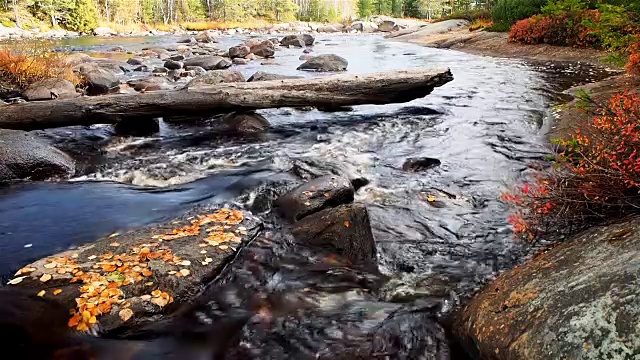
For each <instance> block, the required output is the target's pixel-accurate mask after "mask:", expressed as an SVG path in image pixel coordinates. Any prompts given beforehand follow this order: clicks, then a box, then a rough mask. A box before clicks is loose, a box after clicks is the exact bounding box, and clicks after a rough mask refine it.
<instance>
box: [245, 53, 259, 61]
mask: <svg viewBox="0 0 640 360" xmlns="http://www.w3.org/2000/svg"><path fill="white" fill-rule="evenodd" d="M244 58H245V59H246V60H255V59H256V56H255V55H254V54H252V53H249V55H247V56H245V57H244Z"/></svg>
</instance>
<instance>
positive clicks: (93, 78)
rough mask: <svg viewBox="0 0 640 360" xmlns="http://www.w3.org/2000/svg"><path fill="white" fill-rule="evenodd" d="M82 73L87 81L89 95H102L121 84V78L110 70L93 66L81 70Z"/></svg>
mask: <svg viewBox="0 0 640 360" xmlns="http://www.w3.org/2000/svg"><path fill="white" fill-rule="evenodd" d="M81 75H82V77H83V78H84V80H85V82H86V83H87V93H88V94H89V95H102V94H107V93H109V92H111V91H115V90H117V89H118V87H119V86H120V80H118V78H117V77H116V76H115V75H114V74H113V73H112V72H110V71H108V70H105V69H102V68H98V67H93V68H89V69H87V70H86V71H81Z"/></svg>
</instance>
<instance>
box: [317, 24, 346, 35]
mask: <svg viewBox="0 0 640 360" xmlns="http://www.w3.org/2000/svg"><path fill="white" fill-rule="evenodd" d="M343 28H344V26H343V25H342V24H329V25H323V26H320V27H318V30H317V31H318V32H320V33H337V32H342V29H343Z"/></svg>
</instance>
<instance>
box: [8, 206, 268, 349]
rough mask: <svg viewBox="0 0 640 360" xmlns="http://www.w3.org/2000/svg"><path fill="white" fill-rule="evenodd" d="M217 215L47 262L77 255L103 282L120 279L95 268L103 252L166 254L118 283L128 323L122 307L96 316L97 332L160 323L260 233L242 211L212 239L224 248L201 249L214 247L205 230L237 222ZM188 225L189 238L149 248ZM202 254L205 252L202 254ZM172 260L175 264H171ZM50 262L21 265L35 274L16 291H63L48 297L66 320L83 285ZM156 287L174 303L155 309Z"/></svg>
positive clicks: (105, 241)
mask: <svg viewBox="0 0 640 360" xmlns="http://www.w3.org/2000/svg"><path fill="white" fill-rule="evenodd" d="M216 211H217V210H216V209H210V208H198V209H195V210H192V211H191V212H189V213H188V214H186V215H185V216H183V217H180V218H178V219H174V220H173V221H168V222H166V223H162V224H159V225H153V226H149V227H145V228H141V229H136V230H133V231H129V232H125V233H122V234H120V235H118V236H115V237H105V238H101V239H97V240H95V241H93V242H91V243H90V244H87V245H84V246H81V247H79V248H77V249H74V250H72V251H67V252H62V253H58V254H55V255H53V256H51V257H50V258H61V257H68V258H69V259H71V258H72V255H73V254H77V259H82V261H78V264H79V266H80V269H81V270H82V271H84V272H90V271H93V272H96V273H98V274H99V276H102V277H104V278H105V279H106V278H109V277H120V276H122V275H120V274H121V273H119V272H116V273H115V274H114V272H109V271H108V270H109V269H107V270H105V269H104V268H101V267H100V266H97V268H93V265H94V264H95V263H96V262H98V261H100V257H102V256H103V255H104V254H107V253H111V254H129V255H133V256H134V257H136V258H139V257H138V256H136V255H135V254H140V251H141V250H142V249H143V248H145V247H147V248H149V250H150V253H151V252H153V253H154V254H156V253H158V254H170V255H169V256H154V257H153V258H146V259H145V260H142V262H144V264H143V265H144V268H145V269H147V270H148V271H149V274H148V275H149V276H147V277H144V279H146V280H144V281H143V282H136V283H134V284H131V285H122V290H123V292H124V293H125V294H126V295H125V300H126V301H127V302H128V303H129V304H130V309H131V310H132V311H133V314H134V317H133V318H132V319H128V321H125V320H123V319H122V318H121V317H120V315H119V312H120V311H121V310H122V309H123V307H122V305H119V304H113V306H112V308H111V310H110V311H108V312H106V313H104V314H102V315H100V316H98V321H99V322H100V328H101V330H102V331H104V332H106V333H109V332H112V331H113V332H117V331H124V330H126V329H129V328H130V327H132V326H134V325H138V326H142V325H144V324H149V323H152V322H154V321H158V318H159V317H160V316H161V315H166V314H170V313H171V312H173V311H175V310H176V309H178V308H179V307H180V305H182V304H185V303H188V302H190V301H191V300H192V299H193V297H194V295H196V294H197V293H199V292H200V291H201V290H202V287H203V285H204V284H208V283H209V282H210V281H211V280H212V279H214V278H215V276H216V275H217V274H218V273H219V272H220V270H221V269H222V268H223V267H224V265H226V264H227V262H229V260H231V259H232V258H233V257H234V256H235V255H236V253H237V250H238V249H239V248H241V247H242V246H244V245H245V244H246V243H247V242H248V241H249V240H250V239H253V238H254V237H255V236H257V234H258V233H259V232H260V231H261V229H262V224H261V222H260V221H259V220H258V219H256V218H255V217H253V216H252V215H251V214H249V213H242V214H243V215H242V216H243V220H242V222H240V223H237V221H235V220H234V221H233V222H232V223H231V224H230V226H231V227H230V228H228V229H225V230H224V232H225V233H226V235H223V234H222V233H220V234H218V235H217V236H216V238H217V239H219V240H221V241H223V242H222V244H224V245H225V246H222V247H220V248H218V247H217V246H206V247H203V246H200V245H201V244H208V243H211V244H214V242H212V241H211V240H207V238H208V237H209V236H210V232H207V231H206V229H207V228H210V227H213V226H220V227H222V226H223V225H224V224H223V223H221V221H230V220H229V219H231V218H233V219H236V218H237V216H236V215H233V217H229V216H226V215H224V214H230V213H231V212H230V211H228V210H226V212H216ZM211 214H218V215H216V216H215V217H213V218H211V219H210V220H204V219H203V217H204V216H206V215H211ZM220 214H222V215H220ZM198 216H200V219H201V223H200V224H197V223H196V224H194V223H193V222H192V221H191V220H194V219H197V218H198ZM202 222H204V223H202ZM186 226H190V227H193V230H192V232H191V236H183V237H179V238H175V239H172V240H170V241H163V242H161V245H159V246H158V245H156V246H153V245H150V243H153V242H156V243H158V240H154V236H155V235H161V234H170V233H172V232H173V230H174V229H180V228H184V227H186ZM203 250H204V251H205V252H206V253H204V254H203ZM93 256H96V257H97V258H94V257H93ZM176 256H177V257H178V261H175V260H174V259H175V257H176ZM50 258H45V259H41V260H38V261H36V262H34V263H32V264H25V265H28V267H30V268H35V269H36V270H34V271H33V272H30V273H29V274H25V275H26V276H27V278H25V279H24V280H23V281H22V282H21V283H19V284H18V285H14V287H15V288H22V289H29V290H30V291H35V293H37V292H39V291H40V290H45V291H46V293H47V294H51V293H52V292H53V291H54V290H55V289H61V290H62V292H61V293H60V294H59V295H57V296H55V297H54V296H51V298H52V299H54V300H55V301H56V302H58V303H60V304H62V305H63V306H64V307H65V308H66V309H67V310H66V311H65V315H66V316H69V315H68V314H69V313H68V309H74V308H76V301H75V298H76V297H77V296H78V295H79V291H78V289H79V286H80V285H81V284H80V283H71V280H72V277H73V275H72V274H71V273H65V274H60V273H59V272H58V271H57V270H58V269H56V268H53V269H50V268H48V267H45V264H48V263H50V262H49V261H48V259H50ZM92 259H93V260H92ZM182 270H184V271H183V272H182V273H181V274H182V275H184V274H186V275H184V276H180V275H177V274H178V272H180V271H182ZM187 270H188V272H187ZM45 273H46V274H49V275H51V276H52V278H51V280H49V281H47V282H46V283H44V282H41V281H40V280H39V279H40V278H41V277H42V276H43V274H45ZM147 281H148V282H152V283H153V284H152V285H148V286H144V284H143V283H144V282H147ZM154 289H161V291H164V292H166V293H167V294H169V296H171V297H172V298H173V299H174V302H173V303H171V304H169V303H168V302H164V303H162V302H160V303H161V304H163V306H160V305H157V303H155V302H153V301H154V300H153V299H156V300H155V301H158V300H161V299H160V298H152V297H151V298H149V297H147V296H148V295H149V294H150V293H151V292H152V291H153V290H154ZM167 300H168V299H167ZM161 357H162V356H161Z"/></svg>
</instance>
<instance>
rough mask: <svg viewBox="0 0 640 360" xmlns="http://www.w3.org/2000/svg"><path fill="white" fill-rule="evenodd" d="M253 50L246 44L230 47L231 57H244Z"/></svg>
mask: <svg viewBox="0 0 640 360" xmlns="http://www.w3.org/2000/svg"><path fill="white" fill-rule="evenodd" d="M250 52H251V48H250V47H248V46H244V45H238V46H234V47H231V48H229V57H230V58H232V59H235V58H243V57H245V56H247V55H249V53H250Z"/></svg>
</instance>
